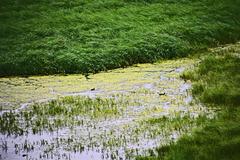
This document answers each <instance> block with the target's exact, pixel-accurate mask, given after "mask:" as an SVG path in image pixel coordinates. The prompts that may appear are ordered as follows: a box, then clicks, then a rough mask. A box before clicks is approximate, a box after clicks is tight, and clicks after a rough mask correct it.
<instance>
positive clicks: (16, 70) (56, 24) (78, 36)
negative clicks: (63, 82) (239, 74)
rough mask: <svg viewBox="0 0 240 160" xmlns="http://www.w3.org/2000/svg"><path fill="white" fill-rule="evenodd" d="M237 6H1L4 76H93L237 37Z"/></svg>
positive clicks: (164, 2) (18, 0) (113, 1)
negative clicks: (56, 74) (62, 74)
mask: <svg viewBox="0 0 240 160" xmlns="http://www.w3.org/2000/svg"><path fill="white" fill-rule="evenodd" d="M239 5H240V4H239V1H237V0H218V1H215V0H200V1H196V0H189V1H185V0H179V1H170V0H131V1H126V0H103V1H97V0H82V1H77V0H72V1H66V0H61V1H50V0H43V1H29V0H24V1H23V0H12V1H7V0H1V2H0V10H1V14H0V76H10V75H33V74H34V75H36V74H54V73H84V74H86V73H96V72H99V71H101V70H107V69H113V68H118V67H125V66H129V65H132V64H135V63H144V62H153V61H156V60H157V59H159V58H173V57H178V56H184V55H186V54H187V53H191V52H193V51H197V50H201V49H205V48H207V47H209V46H215V45H218V44H222V43H227V42H232V41H236V40H238V39H239V37H240V34H239V33H240V29H239V19H240V15H239V7H238V6H239Z"/></svg>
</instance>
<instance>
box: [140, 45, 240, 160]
mask: <svg viewBox="0 0 240 160" xmlns="http://www.w3.org/2000/svg"><path fill="white" fill-rule="evenodd" d="M239 55H240V44H236V45H233V46H229V47H226V48H224V49H219V50H218V51H217V52H216V53H214V54H210V55H209V56H207V57H205V59H204V60H203V61H202V63H201V64H200V65H199V66H198V67H197V69H196V70H194V71H188V72H185V73H184V74H183V78H185V79H190V80H192V81H194V86H193V94H194V95H195V97H196V98H197V99H199V100H200V101H201V102H203V103H204V104H205V105H207V106H208V107H210V108H215V109H216V110H217V111H218V112H217V113H218V116H217V118H214V119H212V120H207V121H204V123H205V124H204V126H205V127H203V128H198V129H197V130H196V131H195V132H194V133H193V134H192V135H190V136H189V135H188V136H184V137H182V138H181V139H180V140H179V141H177V143H174V144H172V145H170V146H165V147H162V148H159V149H158V152H159V157H154V156H153V157H144V158H139V159H142V160H150V159H151V160H154V159H161V160H238V159H240V152H239V148H240V124H239V121H240V84H239V82H240V70H239V68H240V63H239V62H240V56H239ZM202 122H203V121H202Z"/></svg>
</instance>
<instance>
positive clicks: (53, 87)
mask: <svg viewBox="0 0 240 160" xmlns="http://www.w3.org/2000/svg"><path fill="white" fill-rule="evenodd" d="M197 62H198V61H197V60H196V59H188V58H185V59H178V60H169V61H164V62H161V63H155V64H141V65H136V66H133V67H129V68H125V69H116V70H112V71H109V72H103V73H99V74H95V75H89V76H88V77H84V76H82V75H65V76H42V77H41V76H34V77H28V78H1V79H0V100H1V101H0V104H1V114H0V132H1V133H0V146H1V148H0V151H1V154H0V159H11V160H15V159H16V160H20V159H67V160H70V159H71V160H74V159H102V160H103V159H119V160H120V159H134V158H135V157H136V156H149V155H156V154H158V153H159V151H157V148H158V147H159V146H164V145H167V144H169V143H172V142H173V141H175V140H176V139H178V137H180V136H181V135H182V134H183V133H184V134H186V133H190V131H191V130H192V129H193V128H194V127H196V126H199V125H201V123H199V122H200V121H199V119H201V117H202V118H203V117H204V118H203V119H206V118H212V117H213V116H214V114H213V113H212V111H211V110H208V109H207V108H205V107H203V106H201V105H200V104H196V103H195V102H194V101H193V100H192V97H191V94H190V93H189V88H190V87H191V84H190V83H189V82H186V81H184V80H182V79H180V74H182V72H183V71H184V70H185V69H186V68H189V67H192V66H193V65H194V64H196V63H197ZM196 119H198V121H196Z"/></svg>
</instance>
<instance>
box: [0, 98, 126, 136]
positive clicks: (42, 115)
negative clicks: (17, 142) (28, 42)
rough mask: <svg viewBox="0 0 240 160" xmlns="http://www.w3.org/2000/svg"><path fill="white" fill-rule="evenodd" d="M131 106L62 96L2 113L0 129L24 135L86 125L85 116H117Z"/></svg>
mask: <svg viewBox="0 0 240 160" xmlns="http://www.w3.org/2000/svg"><path fill="white" fill-rule="evenodd" d="M127 105H129V103H128V102H127V101H123V100H122V99H118V100H116V99H113V98H99V97H97V98H94V99H91V98H89V97H70V96H69V97H63V98H59V99H57V100H52V101H50V102H47V103H36V104H33V105H31V106H30V107H28V108H27V109H24V110H22V111H20V112H16V113H15V112H5V113H3V115H1V116H0V124H1V125H0V126H1V127H0V132H1V133H3V134H9V135H11V134H16V135H22V134H24V132H28V131H29V130H30V129H31V130H32V132H33V133H34V134H35V133H37V132H40V131H43V130H49V131H52V130H55V129H58V128H61V127H64V126H65V127H71V126H74V125H83V119H84V118H85V119H87V118H90V119H97V118H101V117H104V118H105V119H106V118H109V117H111V116H118V115H120V114H121V111H122V110H123V109H124V107H126V106H127Z"/></svg>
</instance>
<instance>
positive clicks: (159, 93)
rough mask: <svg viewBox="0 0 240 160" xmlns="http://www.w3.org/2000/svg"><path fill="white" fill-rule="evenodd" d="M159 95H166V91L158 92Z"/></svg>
mask: <svg viewBox="0 0 240 160" xmlns="http://www.w3.org/2000/svg"><path fill="white" fill-rule="evenodd" d="M158 95H159V96H164V95H166V93H165V92H163V93H159V92H158Z"/></svg>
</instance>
